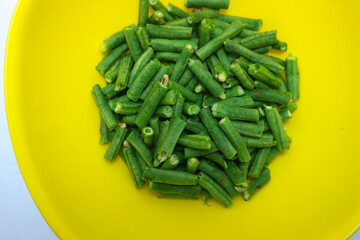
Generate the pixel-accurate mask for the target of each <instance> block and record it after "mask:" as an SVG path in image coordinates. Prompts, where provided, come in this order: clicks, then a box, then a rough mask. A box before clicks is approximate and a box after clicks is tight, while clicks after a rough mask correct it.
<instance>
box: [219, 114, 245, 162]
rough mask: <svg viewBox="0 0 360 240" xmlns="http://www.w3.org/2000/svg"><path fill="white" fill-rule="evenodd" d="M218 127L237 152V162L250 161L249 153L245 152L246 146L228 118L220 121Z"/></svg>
mask: <svg viewBox="0 0 360 240" xmlns="http://www.w3.org/2000/svg"><path fill="white" fill-rule="evenodd" d="M219 126H220V127H221V129H222V130H223V131H224V132H225V134H226V136H227V137H228V138H229V140H230V142H231V143H232V145H233V146H234V147H235V149H236V151H237V152H238V158H239V161H240V162H248V161H250V159H251V156H250V153H249V151H248V150H247V147H246V144H245V142H244V140H243V139H242V137H241V135H240V134H239V133H238V131H237V130H236V128H235V126H234V125H233V124H232V122H231V121H230V119H229V118H228V117H225V118H223V119H221V120H220V122H219Z"/></svg>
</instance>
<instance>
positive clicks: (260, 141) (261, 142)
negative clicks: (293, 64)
mask: <svg viewBox="0 0 360 240" xmlns="http://www.w3.org/2000/svg"><path fill="white" fill-rule="evenodd" d="M242 138H243V140H244V142H245V144H246V146H247V147H248V148H249V147H250V148H267V147H273V146H276V145H277V142H276V141H274V139H273V138H272V137H268V136H266V135H265V134H263V135H262V136H261V137H256V138H253V137H245V136H243V137H242Z"/></svg>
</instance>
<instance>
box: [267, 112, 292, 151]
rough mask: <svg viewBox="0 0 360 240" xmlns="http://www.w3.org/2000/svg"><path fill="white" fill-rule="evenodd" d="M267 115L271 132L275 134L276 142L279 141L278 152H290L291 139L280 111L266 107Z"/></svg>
mask: <svg viewBox="0 0 360 240" xmlns="http://www.w3.org/2000/svg"><path fill="white" fill-rule="evenodd" d="M265 115H266V121H267V123H268V124H269V127H270V130H271V132H272V133H273V135H274V138H275V140H276V141H277V148H278V150H279V151H285V150H288V149H289V148H290V143H289V137H288V136H287V135H286V131H285V128H284V126H283V122H282V120H281V117H280V114H279V111H278V110H277V109H276V108H273V107H266V108H265Z"/></svg>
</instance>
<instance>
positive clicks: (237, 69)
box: [230, 61, 255, 89]
mask: <svg viewBox="0 0 360 240" xmlns="http://www.w3.org/2000/svg"><path fill="white" fill-rule="evenodd" d="M230 69H231V71H232V72H233V73H234V74H235V76H236V78H237V79H238V80H239V82H240V84H241V85H242V86H243V87H244V88H246V89H254V87H255V84H254V81H253V80H252V79H251V77H250V76H249V75H248V74H247V73H246V71H245V70H244V69H243V68H242V67H241V65H240V64H239V63H238V62H236V61H235V62H233V63H232V64H231V65H230Z"/></svg>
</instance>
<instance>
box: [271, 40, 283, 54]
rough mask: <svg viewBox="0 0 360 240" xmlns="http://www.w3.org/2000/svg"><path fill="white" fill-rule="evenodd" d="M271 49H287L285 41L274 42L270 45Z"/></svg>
mask: <svg viewBox="0 0 360 240" xmlns="http://www.w3.org/2000/svg"><path fill="white" fill-rule="evenodd" d="M272 48H273V49H277V50H280V51H282V52H285V51H286V50H287V43H286V42H281V41H277V42H276V43H275V44H273V45H272Z"/></svg>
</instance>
